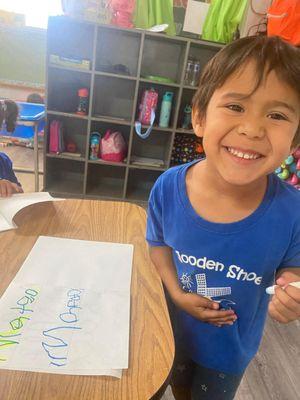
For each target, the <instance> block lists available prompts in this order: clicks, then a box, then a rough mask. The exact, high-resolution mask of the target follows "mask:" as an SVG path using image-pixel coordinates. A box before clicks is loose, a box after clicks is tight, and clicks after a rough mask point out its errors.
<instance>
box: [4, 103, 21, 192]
mask: <svg viewBox="0 0 300 400" xmlns="http://www.w3.org/2000/svg"><path fill="white" fill-rule="evenodd" d="M17 116H18V106H17V105H16V103H15V102H14V101H11V100H0V129H1V127H2V124H3V122H5V124H6V130H7V132H13V131H14V129H15V124H16V120H17ZM13 193H23V189H22V187H21V185H20V183H19V182H18V180H17V178H16V176H15V174H14V171H13V168H12V162H11V160H10V158H9V157H8V156H7V155H6V154H4V153H0V197H9V196H11V195H12V194H13Z"/></svg>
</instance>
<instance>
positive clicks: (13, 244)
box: [0, 200, 174, 400]
mask: <svg viewBox="0 0 300 400" xmlns="http://www.w3.org/2000/svg"><path fill="white" fill-rule="evenodd" d="M14 220H15V222H16V224H17V226H18V227H19V228H18V229H17V230H11V231H7V232H2V233H0V296H2V294H3V293H4V291H5V289H6V288H7V286H8V285H9V283H10V282H11V281H12V279H13V278H14V276H15V274H16V273H17V271H18V270H19V268H20V267H21V265H22V264H23V262H24V260H25V258H26V257H27V255H28V253H29V252H30V251H31V249H32V247H33V245H34V243H35V241H36V239H37V237H38V236H40V235H44V236H55V237H64V238H73V239H83V240H95V241H104V242H117V243H131V244H133V245H134V256H133V270H132V280H131V296H130V297H131V317H130V344H129V368H128V370H124V371H123V375H122V378H121V379H117V378H113V377H107V376H70V375H58V374H47V373H33V372H23V371H9V370H4V369H0V399H1V400H2V399H3V400H79V399H80V400H82V399H84V400H94V399H97V400H106V399H115V400H123V399H124V400H130V399H132V400H140V399H145V400H146V399H147V400H148V399H149V398H151V396H152V395H153V394H155V393H156V391H157V390H158V389H159V388H160V386H161V385H162V384H163V383H164V381H165V379H166V378H167V376H168V374H169V371H170V369H171V366H172V362H173V357H174V341H173V335H172V330H171V325H170V321H169V316H168V311H167V306H166V303H165V298H164V294H163V289H162V285H161V281H160V279H159V277H158V274H157V273H156V271H155V267H154V266H153V265H152V264H151V261H150V258H149V256H148V251H147V245H146V242H145V239H144V237H145V224H146V213H145V210H143V209H142V208H141V207H139V206H137V205H135V204H129V203H125V202H112V201H94V200H65V201H62V202H53V203H52V202H48V203H40V204H36V205H33V206H30V207H27V208H25V209H23V210H22V211H20V212H19V213H18V214H17V215H16V217H15V219H14Z"/></svg>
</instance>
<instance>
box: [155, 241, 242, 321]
mask: <svg viewBox="0 0 300 400" xmlns="http://www.w3.org/2000/svg"><path fill="white" fill-rule="evenodd" d="M149 251H150V257H151V260H152V262H153V264H154V265H155V267H156V269H157V271H158V274H159V275H160V277H161V280H162V281H163V283H164V285H165V287H166V288H167V290H168V292H169V294H170V296H171V299H172V300H173V302H174V304H176V306H178V307H180V308H181V309H183V310H184V311H186V312H187V313H189V314H191V315H192V316H193V317H195V318H197V319H199V320H200V321H202V322H207V323H210V324H212V325H216V326H222V325H232V324H233V322H234V321H235V320H236V318H237V317H236V315H235V314H234V311H233V310H227V311H220V310H218V308H219V304H218V303H216V302H214V301H212V300H209V299H207V298H205V297H203V296H200V295H198V294H196V293H186V292H184V291H183V290H182V289H181V288H180V286H179V284H178V279H177V274H176V269H175V266H174V263H173V258H172V250H171V249H170V248H169V247H167V246H150V250H149Z"/></svg>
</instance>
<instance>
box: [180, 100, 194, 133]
mask: <svg viewBox="0 0 300 400" xmlns="http://www.w3.org/2000/svg"><path fill="white" fill-rule="evenodd" d="M182 128H183V129H191V128H192V107H191V106H190V105H189V104H187V105H186V106H185V107H184V110H183V123H182Z"/></svg>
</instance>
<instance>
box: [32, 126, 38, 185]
mask: <svg viewBox="0 0 300 400" xmlns="http://www.w3.org/2000/svg"><path fill="white" fill-rule="evenodd" d="M33 153H34V190H35V191H36V192H38V191H39V146H38V123H35V125H34V138H33Z"/></svg>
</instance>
